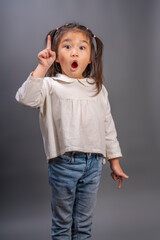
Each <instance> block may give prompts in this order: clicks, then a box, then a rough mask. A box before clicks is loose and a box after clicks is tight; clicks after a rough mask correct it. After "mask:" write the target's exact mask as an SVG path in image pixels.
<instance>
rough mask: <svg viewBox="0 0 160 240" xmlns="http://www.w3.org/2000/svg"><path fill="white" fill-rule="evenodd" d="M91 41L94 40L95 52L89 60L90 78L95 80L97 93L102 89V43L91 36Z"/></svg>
mask: <svg viewBox="0 0 160 240" xmlns="http://www.w3.org/2000/svg"><path fill="white" fill-rule="evenodd" d="M93 39H95V45H96V46H95V49H96V50H95V52H93V54H92V56H91V58H92V65H93V66H92V68H93V72H92V78H94V79H95V81H96V84H97V89H98V92H97V94H98V93H99V92H100V91H101V89H102V83H103V63H102V54H103V43H102V41H101V40H100V39H99V38H98V37H97V36H95V35H94V36H93Z"/></svg>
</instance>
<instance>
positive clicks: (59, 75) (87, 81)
mask: <svg viewBox="0 0 160 240" xmlns="http://www.w3.org/2000/svg"><path fill="white" fill-rule="evenodd" d="M53 79H55V80H59V81H63V82H67V83H73V82H76V81H79V82H80V83H81V84H83V85H85V86H86V87H89V86H91V84H90V83H94V82H95V80H94V79H93V78H70V77H68V76H66V75H64V74H62V73H57V74H56V76H55V77H53Z"/></svg>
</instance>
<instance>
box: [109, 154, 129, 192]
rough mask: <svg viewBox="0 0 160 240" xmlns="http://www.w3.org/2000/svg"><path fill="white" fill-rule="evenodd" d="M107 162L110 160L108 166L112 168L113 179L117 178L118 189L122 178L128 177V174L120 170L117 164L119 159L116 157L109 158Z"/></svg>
mask: <svg viewBox="0 0 160 240" xmlns="http://www.w3.org/2000/svg"><path fill="white" fill-rule="evenodd" d="M109 162H110V168H111V170H112V172H111V176H112V178H113V180H115V181H116V180H119V183H118V189H120V188H121V186H122V182H123V178H126V179H128V178H129V176H127V175H126V174H125V173H124V172H123V170H122V168H121V166H120V164H119V159H118V158H114V159H109Z"/></svg>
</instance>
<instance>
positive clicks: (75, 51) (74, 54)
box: [71, 48, 78, 57]
mask: <svg viewBox="0 0 160 240" xmlns="http://www.w3.org/2000/svg"><path fill="white" fill-rule="evenodd" d="M71 56H73V57H75V56H76V57H78V50H77V49H76V48H72V52H71Z"/></svg>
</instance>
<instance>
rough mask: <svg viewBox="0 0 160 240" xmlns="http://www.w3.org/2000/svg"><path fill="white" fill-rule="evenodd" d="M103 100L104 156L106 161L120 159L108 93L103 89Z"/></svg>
mask: <svg viewBox="0 0 160 240" xmlns="http://www.w3.org/2000/svg"><path fill="white" fill-rule="evenodd" d="M103 93H104V98H105V105H106V107H105V110H106V111H105V142H106V156H107V158H108V159H112V158H119V157H122V153H121V149H120V145H119V142H118V140H117V131H116V128H115V123H114V120H113V117H112V114H111V107H110V103H109V99H108V92H107V90H106V88H105V87H104V88H103Z"/></svg>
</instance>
